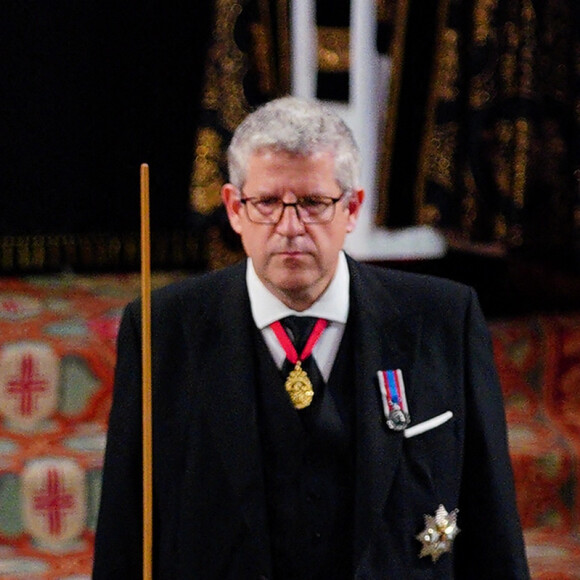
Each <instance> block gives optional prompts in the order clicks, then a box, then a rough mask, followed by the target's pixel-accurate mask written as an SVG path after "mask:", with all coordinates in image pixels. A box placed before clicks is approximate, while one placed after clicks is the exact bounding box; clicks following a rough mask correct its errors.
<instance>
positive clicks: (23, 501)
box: [0, 274, 580, 580]
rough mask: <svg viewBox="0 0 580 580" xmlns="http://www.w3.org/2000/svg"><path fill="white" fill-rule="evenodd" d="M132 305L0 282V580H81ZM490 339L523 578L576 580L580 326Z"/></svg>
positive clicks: (73, 280) (132, 279)
mask: <svg viewBox="0 0 580 580" xmlns="http://www.w3.org/2000/svg"><path fill="white" fill-rule="evenodd" d="M178 276H179V274H175V275H173V274H163V275H161V274H157V275H155V277H154V280H153V286H154V287H155V286H162V285H164V284H166V283H168V282H170V281H171V280H172V279H174V278H175V277H178ZM138 293H139V277H138V275H126V276H104V275H101V276H94V277H82V276H60V277H47V276H43V277H37V278H25V279H0V578H3V579H5V580H16V579H19V580H22V579H26V580H36V579H38V580H40V579H43V580H65V579H67V580H84V579H88V578H89V577H90V569H91V559H92V545H93V540H94V529H95V521H96V513H97V506H98V498H99V493H100V475H101V468H102V454H103V450H104V444H105V433H106V420H107V416H108V410H109V406H110V397H111V387H112V376H113V367H114V360H115V348H114V346H115V345H114V341H115V337H116V334H117V330H118V324H119V320H120V314H121V311H122V308H123V306H124V305H125V304H126V303H127V301H128V300H130V299H131V298H133V297H134V296H137V295H138ZM491 330H492V336H493V340H494V348H495V356H496V361H497V365H498V369H499V372H500V378H501V381H502V385H503V388H504V393H505V399H506V410H507V415H508V424H509V436H510V448H511V452H512V460H513V464H514V469H515V475H516V487H517V492H518V507H519V511H520V514H521V517H522V522H523V524H524V527H525V534H526V543H527V549H528V557H529V561H530V566H531V569H532V574H533V578H534V579H538V580H540V579H541V580H570V579H580V536H579V535H578V532H579V530H580V486H579V482H580V472H579V469H580V462H579V457H580V419H579V418H580V313H579V314H577V315H570V316H550V317H547V316H545V317H542V316H537V317H531V318H525V319H524V318H522V319H516V320H496V321H493V322H492V324H491Z"/></svg>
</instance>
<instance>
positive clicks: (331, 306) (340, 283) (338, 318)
mask: <svg viewBox="0 0 580 580" xmlns="http://www.w3.org/2000/svg"><path fill="white" fill-rule="evenodd" d="M246 284H247V286H248V294H249V296H250V305H251V308H252V316H253V318H254V322H255V323H256V326H257V327H258V328H259V329H260V330H262V329H263V328H266V327H267V326H269V325H270V324H272V322H275V321H276V320H280V319H281V318H284V317H286V316H291V315H296V316H314V317H315V318H325V319H326V320H329V321H332V322H341V323H342V324H346V320H347V318H348V309H349V304H350V274H349V271H348V264H347V262H346V256H345V255H344V252H342V251H341V252H340V253H339V256H338V264H337V266H336V272H335V273H334V276H333V278H332V280H331V281H330V284H329V285H328V288H327V289H326V290H325V291H324V292H323V294H322V295H321V296H320V298H319V299H318V300H317V301H316V302H315V303H314V304H313V305H312V306H311V307H310V308H308V309H306V310H304V311H302V312H296V311H295V310H292V309H291V308H288V306H286V305H285V304H284V303H283V302H282V301H280V300H279V299H278V298H276V297H275V296H274V295H273V294H272V293H271V292H270V291H269V290H268V289H267V288H266V286H264V284H263V282H262V281H261V280H260V279H259V278H258V275H257V274H256V270H255V269H254V264H253V263H252V260H251V258H248V261H247V267H246Z"/></svg>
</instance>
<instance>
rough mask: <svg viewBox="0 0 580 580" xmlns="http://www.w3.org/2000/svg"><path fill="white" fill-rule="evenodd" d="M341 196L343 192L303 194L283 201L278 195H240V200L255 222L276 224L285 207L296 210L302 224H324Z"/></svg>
mask: <svg viewBox="0 0 580 580" xmlns="http://www.w3.org/2000/svg"><path fill="white" fill-rule="evenodd" d="M242 193H243V192H242ZM343 197H344V193H343V194H341V195H340V197H327V196H324V195H305V196H303V197H299V198H297V199H296V201H293V202H285V201H282V199H281V198H280V197H276V196H273V195H266V196H260V197H242V198H241V199H240V201H241V202H242V203H243V204H244V206H245V207H246V211H247V212H248V218H249V220H250V221H251V222H254V223H255V224H267V225H275V224H277V223H278V222H279V221H280V220H281V219H282V215H283V214H284V210H285V209H286V208H287V207H293V208H294V209H295V210H296V215H297V216H298V219H299V220H300V221H301V222H302V223H303V224H326V223H328V222H330V221H332V219H333V218H334V213H335V206H336V204H337V203H338V202H339V201H340V200H341V199H342V198H343Z"/></svg>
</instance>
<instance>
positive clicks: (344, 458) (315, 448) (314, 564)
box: [256, 325, 354, 580]
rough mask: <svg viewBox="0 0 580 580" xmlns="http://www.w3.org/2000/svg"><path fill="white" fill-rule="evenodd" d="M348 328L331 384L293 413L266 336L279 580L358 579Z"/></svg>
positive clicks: (266, 436) (265, 412)
mask: <svg viewBox="0 0 580 580" xmlns="http://www.w3.org/2000/svg"><path fill="white" fill-rule="evenodd" d="M349 326H350V325H347V328H346V331H345V334H344V337H343V340H342V342H341V345H340V349H339V352H338V355H337V358H336V361H335V364H334V367H333V369H332V373H331V375H330V378H329V381H328V384H326V385H325V386H324V387H323V388H322V392H317V393H316V395H315V397H314V400H313V402H312V404H311V405H310V407H308V408H307V409H304V410H301V411H297V410H295V409H294V408H293V406H292V404H291V402H290V399H289V397H288V395H287V393H286V392H285V390H284V381H285V377H284V376H283V375H282V373H281V372H280V371H279V370H278V368H277V367H276V366H275V364H274V362H273V360H272V357H271V355H270V352H269V351H268V349H267V347H266V345H265V343H264V341H263V340H262V337H261V334H259V333H257V334H256V345H257V352H258V357H257V359H258V364H259V373H258V376H259V377H260V384H259V389H258V392H259V413H258V423H259V428H260V434H261V443H262V452H263V462H264V474H265V488H266V499H267V505H268V518H269V527H270V539H271V545H272V563H273V571H274V580H309V579H324V580H327V579H328V578H332V579H333V580H346V579H350V578H352V543H353V542H352V526H353V524H352V522H353V505H354V470H353V465H354V441H353V433H354V385H353V371H352V369H353V364H352V358H353V357H352V348H350V343H351V338H350V331H349Z"/></svg>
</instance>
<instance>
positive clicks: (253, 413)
mask: <svg viewBox="0 0 580 580" xmlns="http://www.w3.org/2000/svg"><path fill="white" fill-rule="evenodd" d="M244 272H245V262H243V263H242V264H239V265H238V266H235V267H234V268H232V269H230V271H229V278H228V279H227V280H226V283H225V284H224V285H223V286H221V287H216V288H214V292H215V293H216V295H217V296H221V299H220V300H219V305H218V308H217V309H215V310H214V312H212V315H211V317H208V318H207V319H203V318H202V319H200V318H199V317H198V318H196V319H195V320H193V319H192V316H191V315H189V316H187V317H186V319H185V324H186V325H187V326H188V327H189V328H188V329H186V332H188V333H189V334H190V336H191V339H192V340H191V343H192V344H193V345H195V344H200V340H201V343H203V346H201V344H200V347H201V348H200V350H198V352H194V353H192V360H193V373H194V375H193V376H195V377H196V378H195V381H196V383H198V384H199V385H201V386H202V388H201V391H202V395H201V401H200V404H202V405H203V406H204V412H203V416H204V419H205V420H206V421H207V423H208V424H209V428H210V432H211V435H212V438H213V440H214V441H215V442H216V444H217V447H218V450H219V452H220V457H219V458H216V461H220V462H221V463H222V465H223V466H224V468H225V470H226V472H227V475H228V478H229V483H230V485H231V489H232V491H233V494H234V495H235V496H236V497H237V499H238V501H239V505H240V506H241V509H242V512H243V516H244V517H245V520H246V522H247V525H248V528H249V529H250V530H251V533H252V534H253V535H254V537H255V540H256V545H257V546H267V545H268V540H267V518H266V511H265V496H264V484H263V476H262V464H261V460H260V457H261V453H260V441H259V434H258V427H257V408H256V384H257V383H256V376H255V353H254V349H253V343H254V335H253V333H254V328H253V323H252V315H251V311H250V306H249V299H248V296H247V289H246V284H245V278H244ZM210 300H211V301H214V297H212V298H211V299H210ZM209 310H210V309H208V311H209ZM216 311H217V312H218V314H217V315H215V312H216ZM200 337H202V338H200ZM232 516H233V514H232Z"/></svg>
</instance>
